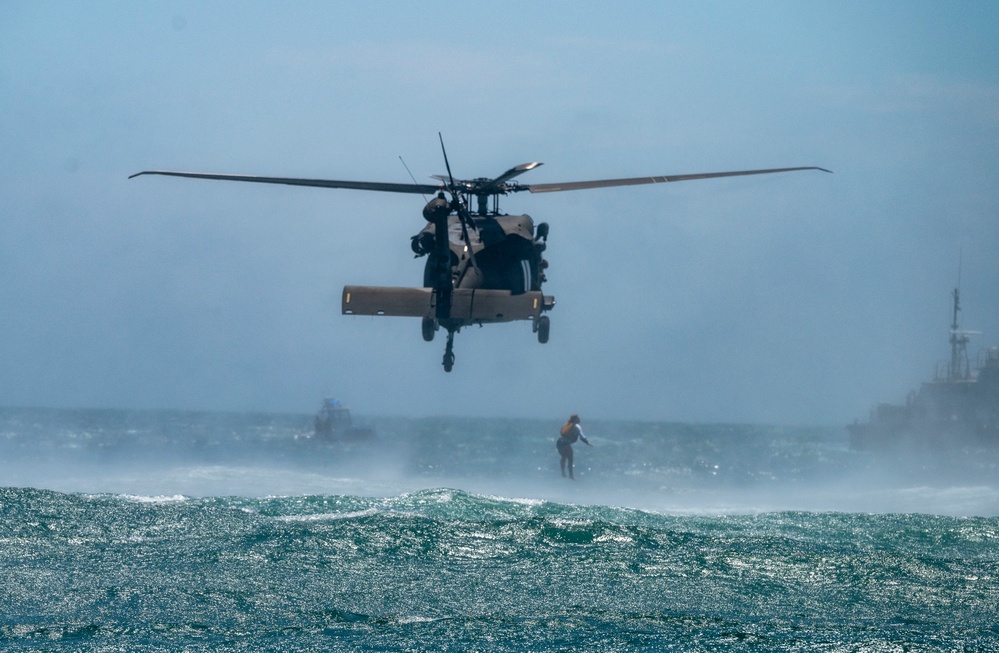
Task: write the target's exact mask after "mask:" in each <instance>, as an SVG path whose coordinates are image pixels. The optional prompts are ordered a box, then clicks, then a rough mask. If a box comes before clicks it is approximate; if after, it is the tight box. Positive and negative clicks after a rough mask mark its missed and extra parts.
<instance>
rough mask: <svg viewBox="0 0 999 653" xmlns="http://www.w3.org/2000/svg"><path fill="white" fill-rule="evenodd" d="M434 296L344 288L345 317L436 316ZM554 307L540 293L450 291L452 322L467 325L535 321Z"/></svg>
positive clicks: (428, 290)
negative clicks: (461, 322) (460, 322)
mask: <svg viewBox="0 0 999 653" xmlns="http://www.w3.org/2000/svg"><path fill="white" fill-rule="evenodd" d="M436 306H437V296H436V293H435V292H434V290H433V289H432V288H397V287H391V286H344V289H343V297H342V302H341V309H342V312H343V314H344V315H391V316H397V317H421V318H434V317H436V312H435V311H436ZM553 306H555V298H554V297H552V296H551V295H545V294H543V293H542V292H540V291H531V292H526V293H521V294H519V295H514V294H512V293H511V292H510V291H509V290H482V289H472V288H455V289H454V290H453V291H451V315H450V319H452V320H462V321H465V322H469V323H476V322H477V323H484V322H512V321H515V320H537V319H538V318H539V317H540V316H541V314H542V313H543V312H544V311H547V310H550V309H551V308H552V307H553Z"/></svg>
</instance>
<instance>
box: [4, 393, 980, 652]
mask: <svg viewBox="0 0 999 653" xmlns="http://www.w3.org/2000/svg"><path fill="white" fill-rule="evenodd" d="M584 419H585V416H584ZM309 421H310V418H309V416H295V415H239V414H218V413H182V412H136V413H133V412H122V411H56V410H29V409H0V649H2V650H10V651H20V650H38V651H327V650H328V651H580V650H598V651H648V650H662V651H997V650H999V617H997V615H999V576H997V574H999V489H997V486H999V477H997V470H999V456H997V455H996V453H995V452H991V451H968V450H960V451H950V452H932V453H926V454H908V455H905V456H901V455H890V456H882V457H874V456H872V455H871V454H865V453H860V452H853V451H850V450H849V449H848V448H847V444H846V442H847V436H846V434H845V432H843V430H841V429H838V428H803V427H776V426H737V425H689V424H687V425H685V424H654V423H631V422H588V421H584V427H585V429H586V432H587V436H588V437H589V438H590V439H591V441H592V442H593V445H594V446H593V447H592V448H588V447H585V446H579V445H577V446H576V447H575V449H576V472H577V473H576V475H577V480H575V481H569V480H566V479H563V478H562V477H561V476H560V474H559V472H558V455H557V453H556V452H555V448H554V440H555V432H556V431H557V428H558V426H559V425H560V421H561V420H559V419H554V420H551V421H544V420H511V419H458V418H433V419H404V418H371V419H368V420H363V421H364V422H365V425H366V426H370V427H371V428H373V429H374V430H375V431H376V436H375V437H374V438H372V439H371V440H369V441H364V442H344V443H328V442H317V441H315V440H314V439H312V438H310V437H308V435H309V431H308V428H309Z"/></svg>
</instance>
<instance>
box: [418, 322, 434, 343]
mask: <svg viewBox="0 0 999 653" xmlns="http://www.w3.org/2000/svg"><path fill="white" fill-rule="evenodd" d="M422 326H423V339H424V340H425V341H427V342H431V341H432V340H433V339H434V334H435V333H436V332H437V321H436V320H435V319H434V318H432V317H425V318H423V325H422Z"/></svg>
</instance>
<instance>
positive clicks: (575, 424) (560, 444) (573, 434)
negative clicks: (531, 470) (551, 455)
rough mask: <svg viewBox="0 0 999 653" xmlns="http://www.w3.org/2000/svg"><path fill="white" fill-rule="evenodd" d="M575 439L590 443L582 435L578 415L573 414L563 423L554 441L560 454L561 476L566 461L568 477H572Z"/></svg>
mask: <svg viewBox="0 0 999 653" xmlns="http://www.w3.org/2000/svg"><path fill="white" fill-rule="evenodd" d="M576 440H582V441H583V442H584V443H585V444H587V445H589V444H590V441H589V440H587V439H586V436H585V435H583V429H582V427H581V426H580V425H579V416H578V415H573V416H572V417H570V418H569V421H568V422H566V423H565V426H563V427H562V430H561V431H560V432H559V436H558V440H556V441H555V449H556V450H558V453H559V456H560V458H559V461H558V464H559V468H560V469H561V470H562V476H565V467H566V462H568V463H569V478H574V477H573V475H572V443H573V442H575V441H576ZM590 446H592V445H590Z"/></svg>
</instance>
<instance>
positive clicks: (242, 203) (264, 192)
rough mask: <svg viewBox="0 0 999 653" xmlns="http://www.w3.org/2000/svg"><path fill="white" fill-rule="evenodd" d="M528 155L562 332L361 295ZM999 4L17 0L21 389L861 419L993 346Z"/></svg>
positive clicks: (0, 90)
mask: <svg viewBox="0 0 999 653" xmlns="http://www.w3.org/2000/svg"><path fill="white" fill-rule="evenodd" d="M438 133H440V134H441V135H442V136H443V138H444V141H445V143H446V145H447V148H448V156H449V159H450V163H451V166H452V169H453V170H454V172H455V175H456V176H457V177H459V178H474V177H495V176H498V175H499V174H500V173H502V172H503V171H505V170H507V169H508V168H510V167H512V166H514V165H517V164H520V163H525V162H532V161H539V162H543V163H544V165H543V166H541V167H539V168H537V169H535V170H533V171H531V172H529V173H526V174H525V175H524V176H523V177H521V178H520V179H519V180H520V181H522V182H523V183H548V182H564V181H577V180H588V179H607V178H616V177H634V176H643V175H667V174H684V173H698V172H709V171H723V170H742V169H757V168H770V167H786V166H821V167H823V168H828V169H829V170H832V171H833V174H825V173H822V172H795V173H788V174H781V175H768V176H756V177H740V178H733V179H714V180H700V181H688V182H682V183H675V184H663V185H653V186H639V187H630V188H608V189H599V190H586V191H578V192H569V193H551V194H539V195H531V194H529V193H521V194H517V195H514V196H511V197H507V198H504V199H505V201H504V202H503V203H502V204H501V208H502V209H503V210H505V211H506V212H509V213H528V214H530V215H531V216H532V217H533V218H534V219H535V221H536V222H541V221H544V222H548V223H549V224H550V225H551V235H550V237H549V241H548V243H549V247H548V250H547V252H546V258H547V259H548V261H549V262H550V268H549V270H548V283H547V284H546V285H545V287H544V290H545V292H546V293H547V294H551V295H554V296H555V298H556V301H557V305H556V306H555V308H554V309H553V311H552V312H551V313H550V314H549V315H550V317H551V321H552V326H551V340H550V342H549V343H547V344H544V345H542V344H539V343H538V342H537V339H536V337H535V335H534V334H533V333H532V332H531V325H530V323H529V322H513V323H507V324H499V325H488V326H486V327H482V328H478V327H475V328H470V329H464V330H463V331H462V332H461V333H459V334H458V335H457V337H456V340H455V353H456V357H457V360H456V364H455V369H454V371H453V372H452V373H450V374H446V373H444V371H443V369H442V367H441V356H442V353H443V339H442V338H438V339H437V340H435V341H434V342H432V343H426V342H424V341H423V340H422V338H421V336H420V324H419V321H417V320H408V319H405V318H379V317H350V316H342V315H340V306H339V303H340V293H341V289H342V287H343V286H344V285H391V286H411V285H420V284H421V283H422V270H423V263H424V260H423V259H415V258H414V257H413V255H412V252H411V251H410V248H409V242H410V241H409V239H410V236H412V235H413V234H415V233H417V232H418V231H419V230H420V229H421V228H422V227H423V224H424V221H423V218H422V217H421V210H422V207H423V204H424V200H423V198H421V197H420V196H418V195H396V194H390V193H366V192H361V191H352V190H330V189H318V188H294V187H284V186H269V185H255V184H239V183H228V182H221V181H203V180H187V179H173V178H166V177H149V176H145V177H138V178H136V179H131V180H130V179H128V176H129V175H130V174H133V173H135V172H138V171H140V170H149V169H165V170H195V171H205V172H221V173H233V174H257V175H270V176H299V177H310V178H326V179H347V180H364V181H391V182H403V183H405V182H409V181H410V177H409V174H408V173H407V172H406V168H405V167H404V166H403V164H402V162H401V161H400V158H401V159H402V160H403V161H405V164H406V166H408V168H409V169H410V170H411V171H412V172H413V175H414V176H415V177H416V179H417V181H419V182H420V183H424V182H430V180H429V176H430V175H434V174H441V173H443V172H444V163H443V160H442V157H441V153H440V144H439V141H438ZM997 182H999V4H996V3H994V2H920V1H913V2H906V3H900V2H869V1H863V2H852V1H842V2H807V3H802V2H794V1H787V2H777V1H762V2H753V3H731V2H699V3H689V2H664V1H662V0H655V1H650V2H641V1H639V2H630V3H624V4H621V3H618V4H617V5H615V6H613V7H612V6H610V5H608V4H607V3H600V2H578V1H577V2H546V3H533V2H516V1H515V2H505V3H474V4H473V3H461V2H421V3H412V2H377V3H357V2H315V3H312V2H297V3H293V4H291V5H279V4H278V3H271V2H252V1H251V2H211V3H204V2H179V1H178V2H167V1H164V2H155V1H151V2H142V3H132V2H93V3H80V2H19V1H18V0H9V1H7V2H4V3H2V4H0V197H2V198H3V199H2V202H0V334H2V335H0V405H5V406H47V407H67V408H123V409H184V410H188V409H189V410H222V411H261V412H292V413H298V412H301V413H308V412H312V411H314V410H315V409H316V408H318V405H319V403H320V400H321V399H322V397H324V396H335V397H338V398H340V399H341V400H343V401H344V402H345V403H347V404H348V405H350V406H351V407H352V408H353V409H354V411H355V412H356V413H360V414H369V415H401V416H404V415H417V416H430V415H461V416H465V415H467V416H483V417H494V416H495V417H502V416H511V417H549V416H554V417H556V418H562V417H563V416H564V415H565V414H568V413H569V412H578V413H580V414H581V415H582V416H583V417H584V421H585V419H586V418H587V417H591V418H600V419H635V420H664V421H688V422H715V423H716V422H724V423H731V422H734V423H769V424H806V425H839V424H846V423H849V422H852V421H853V420H854V419H856V418H861V419H864V418H866V416H867V413H868V411H869V409H870V407H871V406H872V405H874V404H875V403H877V402H880V401H889V402H901V401H902V400H903V399H904V397H905V395H906V393H907V392H908V391H909V390H911V389H915V388H917V387H918V385H919V383H920V382H921V381H924V380H929V379H930V378H931V377H932V376H933V373H934V367H935V365H936V364H937V362H938V361H940V360H943V359H945V358H946V357H947V356H948V355H949V347H948V344H947V338H948V335H949V327H950V321H951V292H952V290H953V288H954V287H955V286H956V285H957V284H958V283H960V288H961V298H962V305H963V310H962V313H961V326H962V327H963V328H966V329H972V330H976V331H980V332H981V334H980V335H976V336H974V337H973V338H972V342H971V345H970V347H969V351H970V353H971V355H972V357H974V356H976V355H977V353H978V352H979V350H980V349H982V348H983V347H986V346H996V345H999V285H997V283H996V282H997V280H999V256H997V252H999V183H997Z"/></svg>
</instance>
